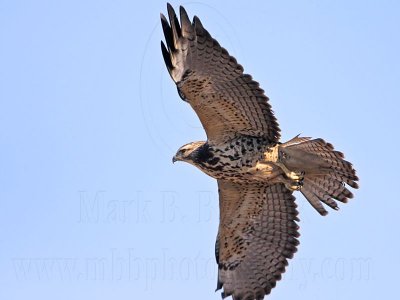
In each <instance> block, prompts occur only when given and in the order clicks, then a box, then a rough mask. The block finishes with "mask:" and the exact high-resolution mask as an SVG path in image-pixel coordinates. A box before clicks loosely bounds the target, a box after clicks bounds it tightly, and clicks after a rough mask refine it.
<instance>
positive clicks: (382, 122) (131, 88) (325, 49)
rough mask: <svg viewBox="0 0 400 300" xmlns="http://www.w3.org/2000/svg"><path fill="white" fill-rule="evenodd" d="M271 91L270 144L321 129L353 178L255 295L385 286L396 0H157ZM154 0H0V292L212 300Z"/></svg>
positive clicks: (204, 206)
mask: <svg viewBox="0 0 400 300" xmlns="http://www.w3.org/2000/svg"><path fill="white" fill-rule="evenodd" d="M172 4H173V5H174V7H175V8H178V5H179V4H184V5H185V7H186V9H187V11H188V13H189V15H190V16H193V15H194V14H196V15H198V16H199V17H200V19H201V20H202V22H203V24H204V26H205V27H206V28H207V29H208V30H209V31H210V32H211V34H212V35H213V36H214V37H215V38H217V39H218V40H219V42H220V43H221V45H223V46H224V47H226V48H227V49H228V50H229V52H230V53H231V54H233V55H234V56H236V58H237V59H238V61H239V62H240V63H241V64H243V66H244V68H245V71H246V72H248V73H250V74H252V75H253V76H254V78H255V79H256V80H258V81H259V82H260V83H261V86H262V87H263V88H264V89H265V90H266V93H267V95H268V96H269V97H270V98H271V104H272V106H273V109H274V111H275V113H276V116H277V118H278V120H279V122H280V124H281V129H282V136H283V140H287V139H289V138H291V137H293V136H295V135H296V134H298V133H302V134H304V135H307V136H313V137H323V138H325V139H326V140H327V141H330V142H331V143H333V144H334V145H335V147H336V148H337V149H338V150H341V151H343V152H345V154H346V158H347V159H348V160H350V161H352V162H353V163H354V165H355V168H356V169H357V171H358V175H359V177H360V186H361V188H360V190H357V191H356V192H355V199H354V200H352V201H351V202H350V203H349V204H346V205H341V210H340V211H339V212H335V211H331V212H330V214H329V215H328V216H327V217H321V216H319V215H318V214H317V213H316V212H315V211H314V210H313V208H312V207H311V206H310V205H309V204H308V203H307V202H306V200H305V199H304V198H302V196H300V195H297V198H298V199H297V203H298V205H299V210H300V218H301V222H300V226H301V234H302V235H301V244H300V247H299V251H298V253H297V254H296V256H295V258H294V259H293V260H291V261H290V266H289V267H288V269H287V272H286V273H285V275H284V277H283V280H282V281H281V282H279V283H278V285H277V288H276V289H274V290H273V292H272V295H271V296H270V297H269V298H268V299H275V300H279V299H308V300H311V299H325V300H329V299H394V298H395V297H396V295H397V294H398V279H399V275H398V269H399V267H400V259H399V252H400V246H399V243H400V242H399V229H400V228H399V222H398V218H399V211H400V197H399V192H398V187H399V186H400V178H399V174H400V173H399V171H398V170H399V167H400V164H399V160H398V154H399V146H400V144H399V133H398V132H399V124H398V121H399V114H400V109H399V98H400V90H399V89H400V55H399V53H400V41H399V39H400V38H399V28H400V2H399V1H388V0H386V1H371V0H363V1H344V0H343V1H238V2H233V1H196V2H183V3H180V2H177V1H172ZM160 12H164V13H166V3H165V2H164V1H142V2H139V1H128V0H126V1H72V0H69V1H42V0H37V1H18V0H0V154H1V155H0V187H1V188H0V298H1V299H8V300H13V299H41V300H45V299H135V300H136V299H220V294H219V292H217V293H214V289H215V287H216V281H217V279H216V270H217V269H216V265H215V261H214V241H215V235H216V231H217V226H218V198H217V197H218V195H217V188H216V182H215V181H214V180H213V179H211V178H209V177H207V176H206V175H204V174H202V173H201V172H200V171H198V170H197V169H195V168H194V167H192V166H190V165H186V164H183V163H177V164H175V165H173V164H172V162H171V158H172V156H173V155H174V153H175V151H176V149H178V148H179V147H180V146H181V145H182V144H185V143H187V142H190V141H196V140H202V139H205V133H204V131H203V130H202V128H201V126H200V123H199V121H198V119H197V117H196V115H195V114H194V112H193V111H192V110H191V109H190V107H189V106H188V105H187V104H185V103H184V102H183V101H181V100H180V98H179V96H178V95H177V93H176V88H175V86H174V84H173V82H172V81H171V80H170V77H169V75H168V73H167V70H166V68H165V66H164V61H163V59H162V55H161V51H160V40H161V39H162V30H161V26H160V22H159V13H160Z"/></svg>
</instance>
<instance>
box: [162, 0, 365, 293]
mask: <svg viewBox="0 0 400 300" xmlns="http://www.w3.org/2000/svg"><path fill="white" fill-rule="evenodd" d="M179 14H180V21H179V20H178V18H177V16H176V14H175V11H174V9H173V8H172V6H171V5H170V4H168V19H167V18H166V17H165V16H164V15H163V14H161V24H162V28H163V31H164V36H165V41H166V45H165V44H164V43H163V42H161V49H162V54H163V57H164V60H165V64H166V66H167V69H168V72H169V74H170V75H171V77H172V79H173V80H174V82H175V83H176V86H177V88H178V92H179V95H180V97H181V98H182V99H183V100H184V101H186V102H187V103H189V104H190V105H191V106H192V108H193V109H194V110H195V112H196V113H197V115H198V117H199V118H200V121H201V123H202V125H203V127H204V129H205V131H206V133H207V141H201V142H193V143H189V144H186V145H184V146H182V147H181V148H180V149H179V150H178V152H177V153H176V155H175V156H174V157H173V161H174V162H175V161H184V162H187V163H190V164H192V165H194V166H195V167H197V168H199V169H200V170H201V171H203V172H204V173H206V174H207V175H209V176H211V177H213V178H215V179H216V180H217V182H218V191H219V207H220V224H219V228H218V235H217V240H216V243H215V256H216V260H217V264H218V283H217V289H221V288H223V293H222V297H223V298H225V297H228V296H231V295H232V297H233V299H235V300H239V299H242V300H253V299H263V298H264V296H265V295H267V294H269V293H270V292H271V289H272V288H274V287H275V285H276V282H277V281H278V280H280V279H281V275H282V273H283V272H284V271H285V267H286V266H287V264H288V259H289V258H292V257H293V254H294V253H295V252H296V248H297V246H298V244H299V241H298V237H299V233H298V230H299V226H298V225H297V223H296V222H298V221H299V219H298V217H297V214H298V212H297V210H296V204H295V197H294V196H293V192H294V191H299V192H301V193H302V194H303V195H304V197H305V198H306V199H307V200H308V201H309V202H310V204H311V205H312V206H313V207H314V208H315V209H316V210H317V211H318V212H319V213H320V214H321V215H326V214H327V211H326V210H325V208H324V205H323V204H322V203H324V204H326V205H327V206H329V207H331V208H333V209H335V210H337V209H338V206H337V202H336V201H340V202H347V200H348V199H349V198H352V197H353V195H352V193H351V192H350V191H349V190H348V189H347V187H346V185H348V186H350V187H352V188H358V185H357V183H356V181H357V180H358V178H357V176H356V173H355V170H354V169H353V167H352V164H351V163H349V162H348V161H346V160H344V156H343V154H342V153H341V152H338V151H335V150H334V148H333V146H332V145H331V144H330V143H327V142H325V141H324V140H323V139H320V138H318V139H311V138H309V137H300V136H296V137H294V138H293V139H291V140H289V141H287V142H285V143H281V142H280V141H279V138H280V133H279V132H280V129H279V125H278V122H277V120H276V118H275V116H274V114H273V112H272V110H271V106H270V104H269V101H268V97H267V96H266V95H265V94H264V90H262V89H261V88H260V86H259V84H258V82H256V81H254V80H253V79H252V77H251V76H250V75H249V74H245V73H244V72H243V67H242V66H241V65H240V64H238V63H237V61H236V59H235V58H234V57H232V56H230V55H229V53H228V52H227V51H226V50H225V49H224V48H222V47H221V46H220V45H219V43H218V42H217V41H216V40H215V39H213V38H212V37H211V35H210V34H209V33H208V31H207V30H206V29H205V28H204V27H203V25H202V23H201V22H200V20H199V18H198V17H196V16H195V17H194V18H193V21H192V22H191V21H190V20H189V17H188V15H187V13H186V11H185V9H184V8H183V7H180V9H179Z"/></svg>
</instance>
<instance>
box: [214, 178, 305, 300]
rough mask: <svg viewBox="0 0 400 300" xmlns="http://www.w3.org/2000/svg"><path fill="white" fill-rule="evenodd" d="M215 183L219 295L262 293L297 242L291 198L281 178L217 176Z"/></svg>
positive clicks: (273, 281) (254, 296) (276, 277)
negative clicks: (265, 181) (241, 180)
mask: <svg viewBox="0 0 400 300" xmlns="http://www.w3.org/2000/svg"><path fill="white" fill-rule="evenodd" d="M218 187H219V203H220V225H219V230H218V236H217V242H216V247H215V248H216V249H215V250H216V251H215V253H216V259H217V262H218V286H217V289H220V288H222V287H223V288H224V293H223V297H227V296H229V295H233V297H234V299H263V298H264V295H266V294H269V293H270V291H271V289H272V288H273V287H275V284H276V281H278V280H280V279H281V274H282V273H283V272H284V271H285V267H286V266H287V264H288V263H287V259H288V258H292V257H293V253H294V252H296V250H297V248H296V246H297V245H298V244H299V242H298V240H297V237H298V236H299V234H298V225H297V224H296V222H295V221H298V218H297V210H296V204H295V202H294V200H295V198H294V196H293V195H292V192H291V191H289V190H288V189H287V188H286V187H285V186H284V185H283V184H281V183H278V184H274V185H269V186H266V185H262V184H260V183H254V184H235V183H232V182H226V181H221V180H218Z"/></svg>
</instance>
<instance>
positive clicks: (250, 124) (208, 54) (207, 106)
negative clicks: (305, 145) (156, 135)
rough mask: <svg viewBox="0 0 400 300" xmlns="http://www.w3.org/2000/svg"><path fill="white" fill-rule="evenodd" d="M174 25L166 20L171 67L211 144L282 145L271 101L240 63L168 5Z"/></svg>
mask: <svg viewBox="0 0 400 300" xmlns="http://www.w3.org/2000/svg"><path fill="white" fill-rule="evenodd" d="M168 16H169V23H168V21H167V19H166V18H165V16H164V15H162V14H161V22H162V26H163V30H164V35H165V40H166V43H167V47H166V46H165V45H164V43H163V42H161V48H162V52H163V56H164V60H165V63H166V65H167V68H168V71H169V73H170V75H171V77H172V79H173V80H174V81H175V82H176V84H177V87H178V90H179V93H180V96H181V97H182V98H183V99H184V100H186V101H187V102H189V103H190V105H191V106H192V107H193V109H194V110H195V111H196V113H197V115H198V116H199V118H200V121H201V123H202V125H203V127H204V129H205V131H206V133H207V137H208V141H209V142H210V143H220V142H224V141H227V140H230V139H232V138H233V137H235V136H238V135H251V136H259V137H264V138H266V139H267V140H269V141H270V142H277V141H278V140H279V137H280V134H279V131H280V130H279V126H278V123H277V121H276V118H275V117H274V114H273V112H272V111H271V106H270V105H269V103H268V98H267V97H266V96H265V94H264V91H263V90H262V89H261V88H260V87H259V84H258V82H256V81H254V80H252V77H251V76H250V75H248V74H243V67H242V66H241V65H240V64H238V63H237V61H236V59H235V58H234V57H232V56H230V55H229V53H228V52H227V51H226V50H225V49H224V48H222V47H221V46H220V45H219V44H218V42H217V41H216V40H215V39H213V38H212V37H211V35H210V34H209V33H208V31H207V30H206V29H204V27H203V25H202V24H201V22H200V20H199V19H198V18H197V17H196V16H195V17H194V18H193V22H190V20H189V18H188V15H187V13H186V11H185V10H184V8H183V7H180V20H181V23H180V24H179V21H178V19H177V17H176V15H175V12H174V10H173V8H172V7H171V5H169V4H168Z"/></svg>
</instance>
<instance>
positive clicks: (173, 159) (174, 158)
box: [172, 156, 178, 164]
mask: <svg viewBox="0 0 400 300" xmlns="http://www.w3.org/2000/svg"><path fill="white" fill-rule="evenodd" d="M177 160H178V159H177V158H176V156H174V157H172V163H173V164H174V163H175V162H176V161H177Z"/></svg>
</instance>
